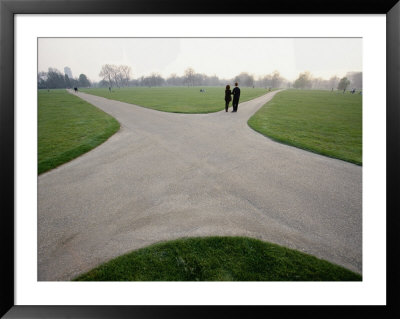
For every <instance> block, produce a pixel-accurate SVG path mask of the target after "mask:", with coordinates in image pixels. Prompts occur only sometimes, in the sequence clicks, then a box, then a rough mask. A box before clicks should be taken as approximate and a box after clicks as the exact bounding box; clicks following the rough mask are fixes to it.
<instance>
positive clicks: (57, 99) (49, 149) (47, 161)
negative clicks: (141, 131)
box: [38, 90, 119, 174]
mask: <svg viewBox="0 0 400 319" xmlns="http://www.w3.org/2000/svg"><path fill="white" fill-rule="evenodd" d="M118 129H119V123H118V122H117V121H116V120H115V119H114V118H113V117H111V116H109V115H108V114H106V113H104V112H103V111H101V110H99V109H98V108H96V107H94V106H93V105H91V104H89V103H87V102H84V101H83V100H81V99H80V98H78V97H76V96H73V95H72V94H69V93H68V92H66V91H65V90H51V91H50V92H48V91H47V90H43V91H42V90H41V91H39V92H38V174H41V173H44V172H46V171H48V170H50V169H52V168H55V167H57V166H59V165H61V164H63V163H65V162H68V161H70V160H72V159H74V158H76V157H78V156H79V155H81V154H83V153H85V152H87V151H89V150H91V149H93V148H94V147H96V146H97V145H99V144H101V143H103V142H104V141H105V140H107V139H108V138H109V137H110V136H111V135H112V134H114V133H115V132H116V131H118Z"/></svg>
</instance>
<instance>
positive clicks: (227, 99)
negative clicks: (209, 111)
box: [225, 84, 232, 112]
mask: <svg viewBox="0 0 400 319" xmlns="http://www.w3.org/2000/svg"><path fill="white" fill-rule="evenodd" d="M231 95H232V91H231V86H230V85H229V84H228V85H227V86H226V87H225V112H228V108H229V102H230V101H231V100H232V97H231Z"/></svg>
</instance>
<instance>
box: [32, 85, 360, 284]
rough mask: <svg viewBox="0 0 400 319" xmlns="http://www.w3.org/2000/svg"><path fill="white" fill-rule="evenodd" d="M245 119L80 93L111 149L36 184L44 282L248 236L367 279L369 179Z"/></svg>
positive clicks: (259, 101) (241, 113)
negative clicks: (175, 245) (189, 243)
mask: <svg viewBox="0 0 400 319" xmlns="http://www.w3.org/2000/svg"><path fill="white" fill-rule="evenodd" d="M276 93H277V91H274V92H271V93H269V94H266V95H264V96H261V97H258V98H256V99H254V100H251V101H248V102H244V103H240V104H239V110H238V113H231V112H228V113H226V112H225V111H221V112H217V113H210V114H175V113H166V112H159V111H154V110H150V109H146V108H143V107H139V106H135V105H132V104H127V103H122V102H118V101H113V100H108V99H105V98H101V97H97V96H93V95H89V94H85V93H81V92H79V93H78V96H79V97H80V98H82V99H84V100H85V101H87V102H89V103H91V104H93V105H95V106H97V107H99V108H100V109H102V110H104V111H105V112H107V113H109V114H110V115H112V116H114V117H115V118H116V119H117V120H118V121H119V122H120V123H121V129H120V131H119V132H118V133H116V134H115V135H113V136H112V137H111V138H110V139H109V140H108V141H107V142H105V143H103V144H102V145H100V146H99V147H97V148H95V149H94V150H92V151H90V152H88V153H86V154H84V155H82V156H81V157H79V158H77V159H75V160H73V161H71V162H69V163H66V164H64V165H62V166H60V167H58V168H56V169H54V170H52V171H50V172H48V173H45V174H43V175H40V176H39V177H38V280H70V279H71V278H73V277H75V276H76V275H78V274H81V273H83V272H86V271H88V270H90V269H92V268H93V267H95V266H97V265H98V264H100V263H103V262H105V261H107V260H109V259H111V258H114V257H116V256H119V255H121V254H123V253H126V252H129V251H131V250H134V249H138V248H141V247H144V246H147V245H149V244H152V243H155V242H159V241H164V240H170V239H175V238H180V237H193V236H210V235H223V236H248V237H253V238H258V239H261V240H264V241H269V242H273V243H277V244H280V245H283V246H287V247H289V248H294V249H298V250H300V251H303V252H306V253H309V254H312V255H315V256H317V257H320V258H323V259H326V260H328V261H331V262H333V263H336V264H339V265H342V266H344V267H346V268H349V269H350V270H353V271H356V272H359V273H361V271H362V266H361V262H362V241H361V239H362V236H361V230H362V223H361V220H362V218H361V217H362V211H361V204H362V196H361V195H362V189H361V188H362V187H361V186H362V168H361V167H359V166H356V165H353V164H350V163H347V162H343V161H340V160H335V159H332V158H327V157H324V156H320V155H318V154H314V153H310V152H306V151H303V150H300V149H297V148H294V147H290V146H286V145H283V144H279V143H276V142H273V141H271V140H270V139H268V138H266V137H264V136H262V135H261V134H259V133H257V132H255V131H253V130H252V129H251V128H249V127H248V125H247V120H248V119H249V118H250V116H251V115H253V114H254V113H255V112H256V111H257V110H258V109H259V108H260V107H261V106H263V105H264V104H265V103H267V102H268V101H269V100H270V99H272V98H273V96H274V95H275V94H276Z"/></svg>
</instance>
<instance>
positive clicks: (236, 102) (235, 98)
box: [232, 82, 240, 112]
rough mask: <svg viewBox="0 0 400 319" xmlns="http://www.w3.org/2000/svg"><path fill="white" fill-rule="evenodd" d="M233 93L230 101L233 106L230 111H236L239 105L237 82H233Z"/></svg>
mask: <svg viewBox="0 0 400 319" xmlns="http://www.w3.org/2000/svg"><path fill="white" fill-rule="evenodd" d="M232 94H233V101H232V106H233V111H232V112H237V110H238V106H239V98H240V89H239V87H238V83H237V82H236V83H235V88H234V89H233V90H232Z"/></svg>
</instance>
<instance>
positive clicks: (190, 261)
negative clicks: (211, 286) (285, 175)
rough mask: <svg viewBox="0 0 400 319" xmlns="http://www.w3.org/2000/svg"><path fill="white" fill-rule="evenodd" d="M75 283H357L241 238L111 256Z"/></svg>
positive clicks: (337, 270) (348, 274) (318, 263)
mask: <svg viewBox="0 0 400 319" xmlns="http://www.w3.org/2000/svg"><path fill="white" fill-rule="evenodd" d="M74 280H75V281H361V280H362V277H361V275H359V274H356V273H354V272H352V271H349V270H347V269H345V268H343V267H340V266H337V265H334V264H331V263H329V262H327V261H324V260H321V259H318V258H316V257H314V256H311V255H307V254H304V253H302V252H298V251H295V250H292V249H288V248H284V247H281V246H278V245H275V244H271V243H267V242H262V241H260V240H256V239H251V238H246V237H203V238H185V239H178V240H174V241H168V242H163V243H158V244H154V245H151V246H148V247H146V248H142V249H139V250H136V251H133V252H131V253H128V254H126V255H123V256H120V257H117V258H115V259H113V260H111V261H109V262H107V263H105V264H103V265H100V266H99V267H97V268H95V269H93V270H91V271H89V272H88V273H86V274H83V275H81V276H78V277H77V278H75V279H74Z"/></svg>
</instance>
